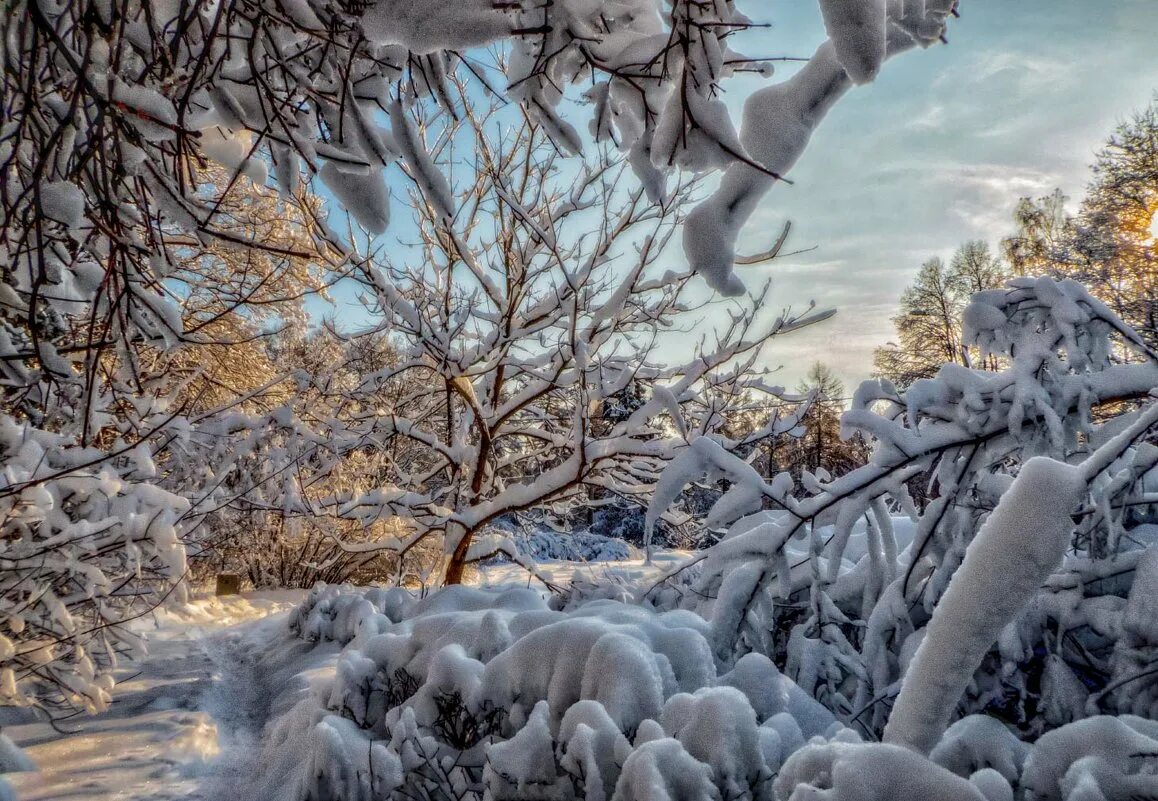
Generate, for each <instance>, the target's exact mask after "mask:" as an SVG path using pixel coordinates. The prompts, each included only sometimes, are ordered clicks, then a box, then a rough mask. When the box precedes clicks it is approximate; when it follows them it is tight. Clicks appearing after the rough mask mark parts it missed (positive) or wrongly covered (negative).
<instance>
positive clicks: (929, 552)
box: [252, 278, 1158, 801]
mask: <svg viewBox="0 0 1158 801" xmlns="http://www.w3.org/2000/svg"><path fill="white" fill-rule="evenodd" d="M966 319H967V321H968V326H969V329H968V332H967V338H968V340H969V341H970V342H973V343H976V344H978V345H979V346H980V347H981V349H982V350H983V351H984V352H986V353H987V354H988V355H997V356H999V357H1000V358H1001V360H1002V363H1003V364H1004V365H1005V369H1004V370H1002V371H1000V372H996V373H994V372H987V371H980V370H978V371H973V370H971V369H969V368H962V367H946V368H945V369H944V370H942V373H941V375H939V376H938V377H937V378H935V379H929V380H925V381H921V382H917V383H916V384H914V386H913V388H912V389H911V390H910V391H909V393H907V395H906V396H900V395H898V394H897V393H896V392H895V391H893V390H892V389H891V388H889V387H887V386H885V385H882V384H881V383H879V382H869V383H867V384H865V385H864V386H862V387H861V390H860V392H859V393H858V402H857V406H856V408H855V409H854V410H853V411H851V412H849V413H848V414H847V416H846V419H845V424H846V426H847V427H848V428H849V429H851V430H862V431H868V432H870V433H871V434H872V435H873V437H874V440H875V443H876V449H875V451H874V455H873V460H872V462H871V463H870V464H868V465H866V466H865V467H862V468H860V469H858V470H855V471H853V472H851V473H849V474H847V475H845V476H843V477H841V478H838V479H835V480H833V479H830V478H829V477H827V476H825V475H806V476H805V479H804V489H805V491H806V494H805V495H803V496H797V495H794V494H793V493H792V487H791V483H790V482H789V481H788V480H787V479H786V478H784V477H778V478H776V479H774V480H772V481H770V482H767V481H764V480H763V479H761V478H760V477H759V476H757V475H755V473H754V472H753V471H751V470H750V469H749V468H747V466H746V464H745V463H744V462H743V460H740V459H737V458H736V457H735V456H733V455H732V454H730V453H728V451H727V449H726V448H725V447H724V444H725V443H723V442H721V441H720V437H719V435H718V434H713V433H711V432H707V433H704V434H701V435H699V436H696V435H694V434H692V432H689V438H690V440H691V446H690V447H688V448H685V449H683V450H682V451H681V452H680V454H679V455H678V457H677V458H676V459H675V460H674V461H672V462H671V464H670V466H669V467H668V470H667V472H666V474H665V475H664V477H663V479H662V480H661V481H660V483H659V485H658V487H657V490H656V492H655V506H654V507H653V509H652V510H651V517H652V519H654V516H655V515H656V514H658V513H659V508H660V507H662V506H663V505H666V504H667V503H668V502H669V501H670V500H671V499H672V498H673V497H674V496H675V493H676V492H677V489H678V487H679V486H680V485H682V484H683V483H685V482H686V481H687V480H689V479H690V478H692V477H694V476H696V475H699V474H702V473H705V472H706V473H714V474H717V475H721V476H725V477H727V478H729V479H730V481H731V482H732V490H730V491H729V492H728V493H725V495H724V496H723V498H722V499H721V500H720V501H719V503H718V504H717V506H716V508H715V509H713V510H712V512H711V514H710V518H709V519H710V520H711V521H712V524H713V525H717V526H720V527H726V528H727V532H726V534H725V536H724V538H723V539H722V541H721V542H720V543H719V544H717V545H716V546H714V547H712V548H710V549H708V550H707V551H706V552H703V553H701V554H699V555H697V556H696V557H695V558H694V559H693V560H692V561H691V562H689V563H688V564H685V565H683V566H681V567H680V568H678V569H676V570H674V571H672V573H671V574H670V575H669V576H667V577H666V578H665V579H664V580H661V581H660V582H658V583H655V582H652V583H650V584H648V585H645V586H641V587H639V588H638V589H639V592H638V594H637V596H636V597H635V599H634V600H631V599H628V598H625V597H624V595H623V593H620V599H618V600H610V599H607V598H604V597H600V594H599V590H598V588H586V589H580V588H578V587H577V588H576V589H575V590H573V592H572V593H571V594H570V595H556V596H554V597H553V598H552V599H551V600H550V601H549V602H544V600H543V599H542V597H541V595H540V593H539V592H536V591H532V590H531V589H528V588H517V589H506V590H490V589H487V590H483V589H472V588H467V587H450V588H446V589H443V590H441V591H439V592H436V593H434V594H432V595H429V596H427V597H424V598H416V597H415V596H413V595H412V594H411V593H410V592H408V591H406V590H403V589H401V588H393V589H389V590H384V589H370V590H355V589H354V588H352V587H324V586H320V587H318V588H315V590H314V591H313V592H312V593H311V595H310V597H309V598H308V599H307V601H306V603H305V604H303V605H302V606H301V607H300V608H299V609H298V611H297V612H296V613H295V615H294V617H293V618H292V622H291V625H290V632H288V633H287V637H290V638H300V639H303V640H306V641H308V642H317V643H319V645H318V646H317V647H318V648H319V649H323V648H324V645H322V644H324V643H327V642H333V643H338V644H340V645H342V646H343V650H342V653H341V656H340V657H338V660H337V664H336V669H335V671H334V673H333V675H332V678H328V679H324V680H320V679H319V678H318V676H317V674H316V673H307V674H302V675H301V676H300V677H298V678H296V679H294V680H292V681H287V682H285V683H284V686H285V691H284V697H282V698H281V699H279V700H278V702H277V704H276V706H277V708H278V709H280V710H281V712H280V713H279V715H278V718H277V720H276V721H275V723H274V724H273V725H272V727H271V732H272V733H273V737H272V739H271V740H270V742H269V743H268V744H267V746H266V748H267V751H266V753H265V755H264V756H263V764H267V765H269V768H268V769H266V770H262V771H259V772H258V773H257V775H255V776H254V777H253V782H254V784H253V788H252V790H253V797H255V798H265V797H271V798H272V797H274V795H275V794H276V793H285V792H287V791H288V792H289V793H290V794H291V796H292V797H296V798H303V799H304V798H358V799H387V798H412V797H420V798H441V797H444V796H446V795H451V796H453V797H455V798H460V799H483V798H487V799H525V798H558V799H571V798H585V799H599V800H600V801H606V800H607V799H611V801H636V800H638V801H652V800H653V799H720V800H721V801H722V800H723V799H768V800H769V801H771V800H772V799H775V800H776V801H810V800H815V799H832V800H835V801H894V800H895V799H896V798H899V797H904V798H910V797H911V798H943V799H954V800H956V799H960V801H1011V799H1014V798H1026V799H1031V800H1034V801H1091V800H1093V801H1110V800H1111V799H1128V798H1146V797H1150V796H1151V795H1153V794H1154V792H1155V790H1156V789H1158V784H1156V782H1155V774H1154V770H1153V766H1154V760H1155V759H1156V758H1158V723H1155V722H1154V721H1152V720H1149V719H1147V718H1145V717H1137V716H1135V715H1136V714H1137V713H1141V714H1143V715H1149V714H1151V705H1152V703H1153V702H1152V699H1153V697H1154V690H1153V688H1154V686H1155V682H1154V679H1153V669H1152V667H1150V665H1149V661H1148V660H1149V659H1152V657H1150V656H1149V655H1150V654H1152V653H1153V651H1154V649H1155V648H1156V647H1158V645H1156V644H1155V643H1156V640H1155V638H1154V635H1153V633H1152V628H1153V626H1152V625H1151V623H1150V622H1148V621H1149V617H1152V616H1148V610H1149V609H1150V607H1151V606H1152V599H1149V598H1148V595H1150V594H1151V589H1152V588H1153V586H1154V582H1155V575H1154V574H1155V564H1156V561H1155V557H1154V554H1155V552H1158V548H1155V543H1154V534H1155V533H1158V532H1156V530H1155V527H1154V525H1153V524H1152V521H1153V520H1154V516H1155V509H1154V507H1155V505H1156V504H1158V493H1156V492H1155V489H1156V487H1155V484H1156V482H1155V479H1156V478H1158V476H1156V472H1158V470H1156V468H1158V447H1155V446H1154V444H1153V440H1154V438H1155V434H1156V432H1158V401H1156V400H1155V397H1154V395H1153V394H1151V393H1152V391H1153V389H1154V387H1155V386H1158V360H1156V359H1155V358H1154V354H1151V353H1149V352H1148V351H1147V350H1146V347H1145V345H1143V344H1141V343H1140V342H1139V341H1138V340H1137V338H1136V337H1135V336H1134V335H1133V334H1132V332H1131V331H1130V330H1129V329H1128V328H1127V327H1125V326H1124V325H1123V324H1122V323H1121V322H1120V321H1119V320H1118V319H1117V318H1116V317H1114V315H1112V314H1111V313H1110V312H1109V311H1108V310H1107V309H1106V308H1105V306H1103V305H1102V304H1100V303H1099V302H1098V301H1096V300H1094V299H1093V298H1091V297H1090V295H1089V294H1088V293H1087V292H1086V291H1085V290H1084V289H1083V288H1082V287H1081V286H1079V285H1078V284H1076V283H1073V282H1071V281H1061V282H1058V281H1054V280H1051V279H1048V278H1042V279H1029V278H1023V279H1017V280H1016V281H1014V282H1013V283H1012V284H1011V286H1010V287H1009V288H1008V289H1006V290H1000V291H989V292H983V293H979V294H978V295H976V296H975V297H974V300H973V304H972V306H971V307H970V310H969V312H968V313H967V315H966ZM918 475H920V478H921V480H924V481H928V482H930V483H931V484H932V485H933V487H934V488H935V489H936V491H935V492H933V493H931V497H932V500H931V501H930V502H929V505H928V506H927V507H926V508H925V509H922V510H918V509H916V508H915V505H914V504H913V503H912V502H911V501H910V500H908V494H907V492H906V482H910V481H913V480H915V479H916V477H917V476H918ZM764 505H768V506H770V507H771V508H769V509H761V508H760V507H761V506H764ZM620 589H622V587H621V588H620ZM295 647H300V646H295ZM275 651H276V649H275ZM321 652H322V651H321V650H319V653H321ZM778 664H780V665H785V670H784V671H783V672H782V671H781V670H779V669H778V668H777V665H778ZM1130 685H1134V690H1133V691H1131V692H1127V691H1124V688H1126V687H1128V686H1130ZM813 695H815V696H817V697H818V698H819V699H820V701H821V702H823V703H818V701H817V700H814V698H813V697H812V696H813ZM882 738H883V740H884V742H874V741H876V740H880V739H882Z"/></svg>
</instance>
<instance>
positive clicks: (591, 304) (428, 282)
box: [319, 85, 827, 583]
mask: <svg viewBox="0 0 1158 801" xmlns="http://www.w3.org/2000/svg"><path fill="white" fill-rule="evenodd" d="M456 87H457V90H458V91H460V92H466V91H468V89H467V88H466V87H465V86H461V85H456ZM428 113H429V111H428ZM414 122H415V130H426V131H427V132H428V133H429V134H431V136H434V137H436V141H437V142H438V144H437V146H435V147H434V148H432V152H433V153H434V154H435V157H436V158H438V159H444V160H447V161H449V160H450V159H451V158H452V155H451V154H452V153H455V152H465V153H468V154H470V155H468V156H467V159H468V161H469V163H468V164H467V165H463V164H458V165H456V166H455V168H454V171H451V169H450V168H448V171H447V174H463V173H465V175H466V178H465V180H464V181H463V182H462V185H461V188H460V189H459V191H458V193H457V198H456V203H455V208H456V209H457V212H456V214H455V215H454V217H453V218H450V217H448V216H447V215H445V214H444V213H442V209H441V208H440V207H439V205H438V204H437V203H436V202H432V200H431V198H430V191H431V187H430V186H429V181H428V180H427V179H426V178H425V177H424V176H422V175H419V174H415V175H414V176H413V177H414V179H415V188H414V191H413V194H412V200H413V203H414V206H415V208H416V209H417V210H418V215H419V220H418V222H419V231H420V243H419V244H418V245H417V246H416V247H415V248H414V249H413V253H412V255H411V256H410V258H407V257H406V256H403V255H398V256H394V255H390V256H386V257H384V260H383V261H382V263H380V264H377V265H374V266H370V265H367V268H366V270H365V276H366V281H367V283H368V285H369V288H370V289H372V291H373V292H374V293H375V297H376V306H375V311H376V313H378V314H379V315H380V316H381V319H382V322H381V323H380V324H379V325H378V326H377V327H376V328H375V329H374V332H375V333H376V332H378V331H381V332H384V333H387V332H388V333H389V335H390V337H391V341H392V342H393V344H394V346H395V347H396V348H397V349H398V353H399V359H398V362H397V363H396V364H393V365H390V366H388V367H386V368H384V369H382V370H379V371H377V372H374V373H370V374H367V375H364V376H363V380H362V382H361V383H360V385H359V386H358V387H356V388H354V389H353V390H351V391H350V392H348V393H341V394H340V395H339V396H338V397H339V400H337V401H336V402H340V403H342V404H347V405H351V406H352V407H356V408H360V409H363V410H364V411H363V413H362V416H361V417H360V418H359V419H355V420H353V421H351V425H350V431H349V432H347V433H346V434H345V435H344V437H345V438H346V442H347V443H348V445H347V447H359V448H362V447H373V448H376V449H378V450H379V451H381V452H384V453H389V454H391V464H390V476H389V483H388V484H387V485H385V486H382V487H380V488H378V489H376V490H375V491H374V492H371V493H368V494H365V495H363V496H361V497H352V498H351V497H334V498H328V499H325V500H324V501H320V502H319V503H320V505H321V506H323V507H325V508H329V509H331V510H336V511H337V512H338V513H339V514H341V515H343V516H357V517H359V518H360V519H363V520H367V521H370V520H377V519H379V518H381V517H384V516H389V517H397V518H399V519H400V520H401V521H402V522H403V523H404V525H406V526H407V527H408V528H409V531H408V532H407V534H406V535H405V536H402V537H399V538H397V539H395V540H393V541H388V542H383V543H381V544H380V547H383V548H391V549H395V550H397V551H398V552H400V553H405V552H407V551H408V550H409V549H411V548H414V547H415V546H417V545H418V544H419V543H423V542H426V541H428V540H429V538H432V537H436V538H440V539H441V540H442V541H443V542H444V543H445V553H446V565H445V573H444V580H445V581H446V582H447V583H456V582H459V581H461V580H462V577H463V570H464V568H465V566H466V565H467V564H469V563H470V562H472V561H475V560H477V559H479V558H482V557H484V556H489V555H491V554H493V553H495V552H496V551H498V550H502V549H504V548H506V549H508V550H509V547H508V546H506V545H504V544H503V543H502V542H500V541H498V540H496V539H495V538H494V537H487V536H483V535H485V534H487V532H488V527H489V525H490V524H491V523H493V522H494V521H495V520H496V519H498V518H500V517H502V516H504V515H509V514H511V513H513V512H518V511H521V510H526V509H531V508H540V509H552V510H556V511H559V510H563V509H565V508H568V507H569V506H574V505H576V504H579V503H583V504H590V503H596V504H598V503H599V502H600V501H599V500H598V498H597V497H596V496H598V497H601V498H602V499H603V501H602V502H604V503H606V502H610V501H612V500H614V499H616V498H627V499H633V500H635V502H637V503H640V504H641V505H642V504H644V503H646V495H647V493H648V491H649V489H650V487H651V485H652V484H653V483H654V482H655V481H656V480H657V478H658V476H659V473H660V471H661V470H662V468H663V465H664V464H665V463H666V462H667V460H668V459H669V458H670V457H671V456H672V455H673V454H674V453H675V452H677V451H678V449H679V448H680V447H681V445H682V444H683V443H684V442H686V441H687V439H688V438H691V437H695V436H698V435H703V434H706V433H709V432H713V431H716V430H718V429H719V428H721V427H722V425H723V423H724V419H725V417H726V415H724V414H721V411H725V410H721V409H713V408H710V407H708V406H705V405H703V404H702V403H701V401H702V399H703V393H704V392H705V391H707V390H709V389H712V388H720V387H729V388H731V389H732V390H734V392H733V394H736V395H738V393H739V391H740V390H749V391H756V392H761V393H772V392H775V389H774V388H772V387H769V386H766V385H765V384H764V382H763V379H762V377H761V374H760V373H759V372H758V371H754V370H753V369H752V368H753V363H754V360H755V357H756V355H757V354H758V352H759V350H760V348H761V346H762V345H763V344H764V343H765V342H766V341H767V340H768V339H769V338H770V337H772V336H774V335H776V334H779V333H784V332H787V331H789V330H792V329H794V328H797V327H799V326H801V325H805V324H807V323H808V322H813V321H816V320H819V319H823V318H824V317H825V316H827V315H826V314H824V313H818V314H812V315H811V316H806V317H789V316H782V317H781V318H779V319H777V320H774V321H771V322H767V323H763V324H758V323H757V319H756V317H757V312H758V311H760V310H761V309H762V307H763V303H764V300H765V298H766V290H765V293H764V294H760V295H757V296H753V297H752V298H751V299H750V300H749V302H748V303H746V304H738V303H737V304H733V305H732V308H731V310H730V312H729V317H728V318H727V321H726V323H725V324H724V325H723V326H722V327H721V329H720V330H718V331H715V332H712V333H705V335H704V336H703V337H702V339H701V341H700V343H699V344H698V345H697V346H695V352H694V354H692V355H691V358H688V356H687V355H681V354H678V353H673V352H672V351H671V350H670V349H665V348H664V347H663V346H662V344H661V343H662V341H663V337H664V335H665V332H670V331H676V330H678V329H679V328H681V327H685V328H686V327H688V326H691V325H693V324H694V320H695V316H694V313H695V310H694V307H693V306H692V305H690V300H689V293H688V288H689V285H690V284H691V282H692V281H693V279H694V275H695V274H694V273H693V272H692V271H690V270H687V269H684V270H678V271H670V270H669V271H666V272H660V269H659V268H660V267H662V265H663V262H664V259H665V255H664V254H665V249H666V246H667V244H668V243H669V241H670V239H671V237H672V235H673V234H674V232H675V231H676V230H677V229H678V226H679V224H680V222H681V220H682V213H681V208H682V206H683V204H684V203H685V202H686V201H687V199H688V197H689V195H690V193H691V191H692V188H693V186H694V184H693V183H688V182H683V183H680V184H679V185H677V186H676V187H674V188H673V189H672V190H671V192H670V193H669V194H668V195H666V196H665V197H664V198H662V199H661V201H660V202H658V203H653V202H650V201H648V199H647V197H646V194H645V192H644V190H643V189H641V188H639V187H632V186H631V185H630V183H629V182H627V181H625V180H624V178H625V173H626V170H628V169H629V167H628V165H627V164H626V163H625V162H624V161H623V160H620V159H617V158H615V157H613V156H612V155H611V154H610V153H609V152H607V151H605V150H600V151H599V153H598V155H597V156H595V157H592V158H589V159H587V160H584V161H583V162H582V163H580V164H575V163H573V162H563V161H561V159H560V157H559V153H558V151H557V149H556V148H555V147H554V146H553V145H552V144H551V141H550V140H549V138H548V137H547V136H546V135H545V131H544V129H543V127H542V126H541V125H540V124H539V123H538V122H537V121H535V120H534V119H532V118H531V117H530V116H522V115H520V116H519V117H517V118H516V119H514V120H513V121H512V120H510V115H509V114H505V113H504V114H499V113H495V114H480V113H477V112H476V111H475V110H472V111H470V112H468V113H467V114H466V115H465V116H464V117H463V118H462V119H461V120H455V119H454V118H452V117H450V116H449V115H448V114H446V113H445V112H435V113H434V116H433V117H432V118H429V119H427V118H424V117H423V116H422V115H421V113H419V115H418V116H417V118H416V119H415V121H414ZM399 389H401V391H397V390H399ZM392 390H394V391H392ZM628 390H630V391H632V392H633V393H636V394H639V395H640V402H639V403H638V404H633V406H634V408H631V409H620V408H619V405H620V401H621V400H622V398H623V396H624V393H625V392H627V391H628ZM721 397H722V395H721ZM370 398H374V399H375V400H374V401H373V402H371V401H370V400H369V399H370ZM794 425H795V418H794V417H792V416H791V415H788V416H786V418H781V417H779V416H776V417H773V418H772V419H769V420H766V421H765V422H764V426H763V428H765V429H767V432H773V431H780V430H786V429H791V428H792V427H793V426H794ZM767 432H756V433H753V434H751V436H754V437H757V438H758V437H759V436H761V435H762V433H767ZM737 444H739V443H737Z"/></svg>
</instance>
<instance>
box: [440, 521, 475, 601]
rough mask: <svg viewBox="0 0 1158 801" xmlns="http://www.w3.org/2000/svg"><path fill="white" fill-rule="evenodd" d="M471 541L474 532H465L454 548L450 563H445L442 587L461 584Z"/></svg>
mask: <svg viewBox="0 0 1158 801" xmlns="http://www.w3.org/2000/svg"><path fill="white" fill-rule="evenodd" d="M472 539H474V532H473V531H467V532H465V533H464V534H463V535H462V537H461V538H460V539H459V541H458V545H456V546H454V552H453V553H452V554H451V555H450V561H449V562H447V563H446V573H445V574H444V575H443V577H442V586H444V587H449V586H450V585H451V584H462V578H463V574H464V573H465V572H466V555H467V552H468V551H470V542H471V540H472Z"/></svg>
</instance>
